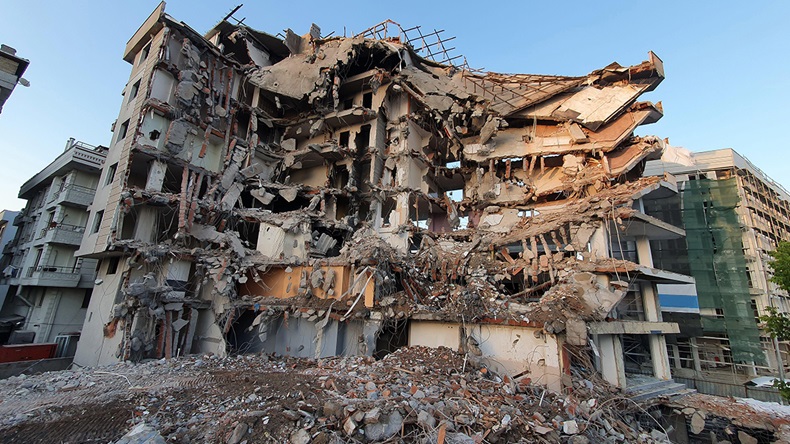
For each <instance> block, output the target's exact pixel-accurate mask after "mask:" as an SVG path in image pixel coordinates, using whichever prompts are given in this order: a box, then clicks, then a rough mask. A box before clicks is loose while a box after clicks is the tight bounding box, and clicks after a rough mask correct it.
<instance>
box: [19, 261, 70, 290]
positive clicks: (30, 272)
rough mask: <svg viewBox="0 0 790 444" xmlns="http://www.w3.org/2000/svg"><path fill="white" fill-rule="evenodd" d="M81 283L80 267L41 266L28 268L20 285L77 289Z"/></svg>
mask: <svg viewBox="0 0 790 444" xmlns="http://www.w3.org/2000/svg"><path fill="white" fill-rule="evenodd" d="M79 282H80V267H56V266H54V265H39V266H38V267H28V269H27V271H26V272H25V278H24V279H22V282H20V283H21V284H23V285H38V286H47V287H76V286H77V284H79Z"/></svg>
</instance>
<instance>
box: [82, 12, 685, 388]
mask: <svg viewBox="0 0 790 444" xmlns="http://www.w3.org/2000/svg"><path fill="white" fill-rule="evenodd" d="M227 19H228V18H226V20H222V21H220V22H219V23H218V24H217V25H216V26H215V27H214V28H213V29H212V30H210V31H209V32H208V33H206V34H205V35H201V34H199V33H197V32H196V31H194V30H192V29H191V28H190V27H189V26H187V25H186V24H184V23H183V22H179V21H177V20H175V19H173V18H172V17H170V16H169V15H167V14H166V13H165V12H164V3H162V4H160V5H159V6H158V7H157V9H156V10H155V11H154V12H153V13H152V15H151V16H150V17H149V18H148V19H147V20H145V22H144V23H143V24H142V26H141V27H140V28H139V30H138V31H137V32H136V33H135V35H134V36H133V37H132V38H131V39H130V40H129V42H128V43H127V45H126V48H125V51H124V54H123V58H124V60H125V61H127V62H128V63H129V65H130V67H131V73H130V77H129V81H128V83H127V85H126V87H125V88H124V90H123V95H124V99H123V103H122V106H121V109H120V111H119V115H118V119H117V120H116V122H115V125H114V134H113V139H112V143H111V144H110V147H109V151H108V154H107V160H106V163H105V167H104V168H103V170H102V172H101V177H100V179H99V183H100V184H102V186H101V187H99V189H98V191H97V192H96V197H95V199H94V200H93V203H92V204H91V205H90V206H89V207H88V212H89V214H90V215H89V217H88V224H87V227H88V230H87V231H86V234H85V236H84V237H83V239H82V243H81V245H80V247H79V250H78V251H77V253H76V254H77V256H79V257H80V258H82V260H83V261H86V260H88V258H92V259H100V260H101V262H100V265H99V268H98V276H97V279H96V281H95V283H96V285H95V288H94V290H93V297H92V298H91V300H90V304H89V307H88V313H87V316H86V319H85V324H84V327H83V336H82V339H81V340H80V344H79V349H78V351H77V355H76V357H75V362H76V363H77V364H79V365H95V364H98V363H107V362H114V361H117V360H119V359H120V360H126V359H130V360H136V359H143V358H163V357H164V358H169V357H174V356H178V355H182V354H187V353H193V352H204V353H205V352H212V353H217V354H220V355H224V354H226V353H244V352H257V351H267V352H278V353H284V354H291V355H298V356H310V357H322V356H333V355H344V354H364V355H374V356H381V355H383V354H386V353H387V352H389V351H392V350H394V349H396V348H398V347H401V346H405V345H430V346H439V345H443V346H448V347H451V348H453V349H460V350H463V351H465V352H466V353H467V354H468V356H470V358H471V359H482V360H485V361H486V362H487V363H488V364H489V365H491V366H492V367H495V368H497V369H498V370H500V371H503V372H506V373H508V374H510V375H511V376H513V377H514V378H530V379H531V380H532V381H534V382H536V383H540V384H546V385H548V386H549V387H552V388H554V389H560V388H562V380H563V378H562V375H563V374H564V373H567V372H569V371H571V368H572V367H573V366H575V365H579V366H586V367H589V365H595V366H596V367H597V368H598V369H599V370H600V371H601V373H602V374H603V375H604V377H606V378H607V379H608V380H609V381H611V382H612V383H614V384H616V385H620V386H625V385H627V384H628V382H627V375H628V374H629V373H632V372H633V373H648V374H650V375H653V376H656V377H658V378H661V379H668V378H669V377H670V374H669V357H668V356H667V348H666V336H667V335H671V334H675V333H677V332H678V331H679V329H678V326H677V324H674V323H671V322H664V321H663V319H662V312H661V308H660V304H659V300H658V297H657V291H656V288H657V287H656V285H658V284H659V283H676V284H681V283H685V284H689V283H693V280H692V279H691V278H689V277H688V276H684V275H681V274H677V273H671V272H667V271H662V270H658V269H656V268H655V266H654V261H653V259H652V256H653V253H652V251H651V243H650V241H651V240H652V239H677V238H682V237H683V236H684V231H683V230H682V229H680V228H678V227H675V226H672V225H671V224H668V223H666V222H663V221H661V220H659V219H657V218H654V217H650V216H648V215H647V214H645V211H644V209H645V207H646V205H648V206H649V204H646V202H648V201H651V200H654V199H659V198H663V197H664V196H666V195H671V194H674V193H676V191H677V190H676V186H675V184H674V183H673V182H672V180H671V178H667V179H660V178H642V177H641V172H642V168H643V166H644V162H645V161H646V160H648V159H653V158H658V157H659V156H660V155H661V152H662V151H663V149H664V142H663V141H662V140H661V139H659V138H657V137H639V136H636V135H635V134H634V130H635V129H636V128H637V127H639V126H640V125H643V124H649V123H652V122H655V121H657V120H658V119H659V118H661V116H662V110H661V106H660V104H653V103H650V102H642V101H638V98H639V96H640V95H641V94H643V93H645V92H648V91H652V90H653V89H655V88H656V87H657V86H658V84H659V83H660V82H661V81H662V79H663V77H664V73H663V64H662V62H661V60H660V59H659V58H658V57H657V56H656V55H655V54H653V53H650V54H649V59H648V60H647V61H645V62H642V63H640V64H637V65H634V66H622V65H619V64H617V63H612V64H610V65H607V66H606V67H604V68H602V69H600V70H596V71H594V72H592V73H590V74H589V75H586V76H578V77H571V76H553V75H532V74H516V75H511V74H499V73H494V72H485V73H481V72H477V71H472V70H469V69H468V67H466V66H460V65H457V64H455V63H454V61H457V60H459V58H458V57H456V56H454V55H452V54H450V53H449V52H448V51H445V50H442V51H439V52H436V51H426V49H427V48H426V47H425V46H424V44H425V43H426V36H424V35H422V34H418V35H414V34H413V33H414V32H415V29H417V31H416V32H419V29H418V28H411V29H409V30H404V29H403V28H401V27H400V25H398V24H397V23H395V22H392V21H386V22H383V23H380V24H378V25H376V26H373V27H372V28H370V29H368V30H366V31H364V32H362V33H360V34H358V35H355V36H344V37H323V36H322V35H321V31H320V29H319V28H318V27H317V26H313V27H312V28H311V30H310V32H309V33H307V34H305V35H302V36H300V35H298V34H296V33H294V32H293V31H291V30H288V31H287V32H286V35H285V38H284V39H280V38H278V37H275V36H272V35H270V34H267V33H264V32H261V31H257V30H255V29H252V28H250V27H248V26H246V25H244V24H241V23H237V24H232V23H231V22H229V21H228V20H227ZM410 32H411V33H412V34H410ZM432 38H434V39H436V40H437V42H438V43H437V44H441V43H442V37H441V35H440V33H434V34H432ZM421 45H422V46H421ZM437 47H440V46H437ZM631 246H632V247H633V248H631ZM629 351H633V353H632V355H633V356H638V359H637V358H633V359H632V360H633V362H632V363H628V362H626V358H627V353H628V352H629Z"/></svg>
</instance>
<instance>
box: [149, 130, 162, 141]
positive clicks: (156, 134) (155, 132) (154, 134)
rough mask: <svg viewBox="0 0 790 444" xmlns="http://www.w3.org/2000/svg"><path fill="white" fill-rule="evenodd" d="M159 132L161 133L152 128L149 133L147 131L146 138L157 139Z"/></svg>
mask: <svg viewBox="0 0 790 444" xmlns="http://www.w3.org/2000/svg"><path fill="white" fill-rule="evenodd" d="M161 134H162V133H160V132H159V130H153V131H151V132H150V133H148V138H149V139H151V140H157V139H158V138H159V135H161Z"/></svg>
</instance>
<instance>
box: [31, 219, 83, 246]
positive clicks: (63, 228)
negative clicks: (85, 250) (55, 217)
mask: <svg viewBox="0 0 790 444" xmlns="http://www.w3.org/2000/svg"><path fill="white" fill-rule="evenodd" d="M83 234H85V227H79V226H76V225H68V224H57V225H54V226H52V227H49V228H44V229H43V230H41V235H40V236H39V237H40V238H42V239H43V241H44V242H46V243H52V244H60V245H71V246H75V247H79V246H80V242H82V235H83Z"/></svg>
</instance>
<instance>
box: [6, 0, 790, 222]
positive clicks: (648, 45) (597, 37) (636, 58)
mask: <svg viewBox="0 0 790 444" xmlns="http://www.w3.org/2000/svg"><path fill="white" fill-rule="evenodd" d="M238 1H243V0H235V1H226V0H217V1H213V2H208V1H181V0H178V1H177V0H171V1H169V2H168V4H167V9H166V11H167V13H169V14H170V15H171V16H173V17H175V18H176V19H178V20H181V21H183V22H185V23H187V24H189V25H190V26H191V27H192V28H194V29H195V30H197V31H199V32H201V33H203V32H205V31H207V30H209V29H210V28H211V27H212V26H213V25H214V24H215V23H216V22H217V21H218V20H219V19H220V18H222V17H223V16H224V15H225V14H226V13H227V12H229V11H230V10H231V9H232V8H233V7H234V6H236V5H237V4H238V3H236V2H238ZM4 3H5V4H4V5H3V6H2V7H1V9H0V10H1V11H2V13H1V14H0V42H1V43H5V44H7V45H10V46H13V47H15V48H16V49H17V51H18V52H17V54H18V55H19V56H21V57H24V58H27V59H29V60H30V67H29V68H28V71H27V73H26V74H25V77H26V78H27V79H28V80H30V82H31V84H32V85H31V87H30V88H23V87H21V86H18V87H17V89H16V90H15V91H14V93H13V94H12V96H11V98H10V99H9V100H8V102H7V103H6V105H5V108H4V109H3V113H2V114H0V153H2V154H3V155H4V156H3V161H2V162H0V177H2V178H3V185H2V186H1V187H0V209H4V208H7V209H11V210H16V209H19V208H22V206H23V205H24V202H23V201H21V200H18V199H16V195H17V193H18V191H19V187H20V186H21V185H22V183H24V182H25V181H26V180H27V179H28V178H30V177H31V176H32V175H33V174H35V173H36V172H37V171H39V170H40V169H41V168H43V167H44V166H46V165H47V164H48V163H49V162H50V161H51V160H52V159H54V158H55V157H56V156H57V155H58V153H60V152H61V151H62V150H63V147H64V145H65V143H66V140H67V139H68V138H69V137H74V138H76V139H78V140H82V141H84V142H87V143H90V144H93V145H98V144H104V145H107V144H108V143H109V141H110V136H111V134H110V124H112V122H113V120H115V118H116V117H117V113H118V109H119V106H120V103H121V95H120V94H121V91H122V90H123V88H124V85H125V83H126V81H127V79H128V76H129V69H130V67H129V65H128V64H126V62H124V61H123V60H122V59H121V56H122V52H123V49H124V46H125V44H126V42H127V40H128V39H129V38H130V37H131V36H132V34H133V33H134V32H135V31H136V30H137V28H138V27H139V25H140V24H141V23H142V21H143V20H145V18H146V17H147V16H148V14H149V13H150V12H151V11H152V10H153V9H154V8H155V7H156V5H157V4H158V1H155V0H136V1H127V2H115V1H82V0H75V1H69V2H65V1H50V2H42V1H38V0H30V1H24V2H23V1H6V2H4ZM246 3H247V4H245V6H244V7H243V8H242V9H241V10H240V11H239V12H238V13H237V14H236V17H238V18H241V17H246V20H245V23H246V24H248V25H249V26H251V27H253V28H257V29H260V30H262V31H267V32H269V33H272V34H276V33H277V32H280V31H282V30H283V29H286V28H292V29H293V30H294V31H296V32H297V33H299V34H303V33H306V32H307V31H308V29H309V27H310V24H311V23H312V22H315V23H316V24H318V25H319V26H320V27H321V29H322V31H323V33H324V34H328V33H329V32H331V31H333V30H334V31H335V32H336V34H339V35H342V34H343V31H344V27H345V29H346V30H347V32H348V34H351V33H352V32H359V31H361V30H363V29H365V28H367V27H369V26H371V25H373V24H375V23H378V22H380V21H382V20H384V19H387V18H390V19H392V20H395V21H397V22H399V23H401V24H402V25H403V26H404V27H410V26H414V25H422V26H423V29H425V30H430V29H434V28H436V29H444V30H446V35H448V36H450V35H455V36H456V39H455V40H454V41H453V45H454V46H456V47H457V48H458V52H459V53H461V54H463V55H465V56H466V57H467V59H468V60H469V63H470V65H472V66H473V67H481V68H485V69H486V70H490V71H497V72H520V73H539V74H562V75H583V74H586V73H588V72H590V71H592V70H594V69H598V68H601V67H603V66H605V65H607V64H609V63H610V62H612V61H617V62H619V63H621V64H623V65H631V64H636V63H639V62H641V61H643V60H645V59H646V57H647V51H648V50H653V51H654V52H655V53H656V54H658V55H659V57H661V58H662V59H663V61H664V66H665V69H666V76H667V78H666V80H664V82H663V83H662V84H661V85H659V87H658V88H657V89H656V91H654V92H651V93H650V94H648V95H646V96H643V99H644V100H651V101H653V102H657V101H662V102H663V104H664V113H665V116H664V118H663V119H661V121H659V122H658V123H656V124H653V125H650V126H647V127H644V128H643V129H642V130H641V131H640V132H641V133H642V134H655V135H657V136H660V137H669V139H670V143H672V144H673V145H677V146H683V147H686V148H688V149H690V150H692V151H704V150H710V149H717V148H726V147H731V148H735V149H736V150H738V151H739V152H740V153H741V154H743V155H745V156H747V157H748V158H750V159H751V160H752V162H754V163H755V164H756V165H757V166H758V167H760V168H761V169H763V170H764V171H765V172H766V173H768V174H769V175H770V176H772V177H773V178H774V179H775V180H777V181H779V182H780V183H783V184H784V185H785V186H786V187H788V188H790V152H789V151H788V149H787V148H788V146H789V145H790V140H789V139H788V137H786V134H785V133H786V132H788V131H790V125H788V123H787V117H786V116H785V115H784V111H783V110H782V108H781V106H779V105H781V104H782V103H790V84H789V83H790V54H788V52H789V51H788V45H789V44H790V26H788V20H789V19H790V2H787V1H765V2H754V3H752V4H748V3H750V2H742V1H739V2H728V1H715V2H714V1H695V2H688V1H682V2H681V1H677V2H675V1H671V2H670V1H667V2H642V1H628V2H607V1H601V2H589V1H584V2H581V1H580V2H570V1H566V2H531V1H519V2H513V5H511V6H507V5H506V4H505V3H504V2H469V3H466V2H463V1H453V2H439V1H436V2H434V1H426V0H421V1H410V0H406V1H399V2H369V1H365V2H328V1H320V2H313V1H297V2H274V1H265V2H264V1H261V0H258V1H251V0H247V2H246ZM344 3H345V6H343V5H344Z"/></svg>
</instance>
